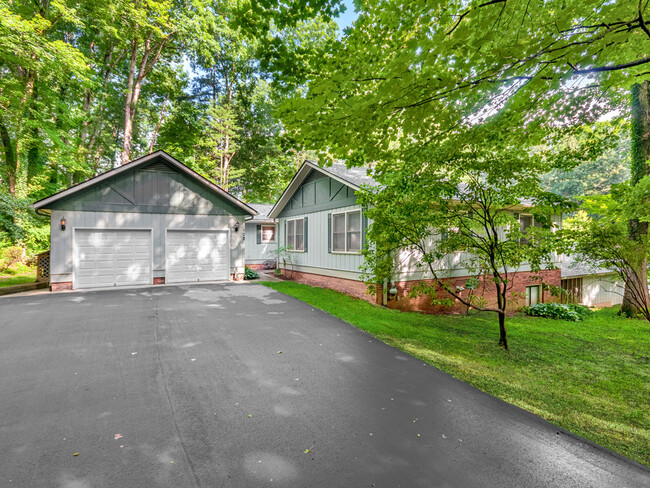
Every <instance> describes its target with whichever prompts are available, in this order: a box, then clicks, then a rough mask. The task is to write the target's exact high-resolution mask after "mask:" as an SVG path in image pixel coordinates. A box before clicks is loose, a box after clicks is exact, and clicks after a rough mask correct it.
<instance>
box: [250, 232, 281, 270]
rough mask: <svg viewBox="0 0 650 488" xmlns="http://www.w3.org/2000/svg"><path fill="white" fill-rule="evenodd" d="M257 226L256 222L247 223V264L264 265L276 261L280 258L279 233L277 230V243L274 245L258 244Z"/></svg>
mask: <svg viewBox="0 0 650 488" xmlns="http://www.w3.org/2000/svg"><path fill="white" fill-rule="evenodd" d="M262 225H273V224H262ZM257 226H258V224H257V223H255V222H247V223H246V237H245V248H246V254H245V256H246V264H264V263H265V262H266V261H274V262H275V260H276V259H277V257H278V242H277V239H278V237H279V236H278V233H277V230H276V234H275V238H276V242H274V243H262V244H258V243H257Z"/></svg>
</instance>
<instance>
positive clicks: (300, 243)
mask: <svg viewBox="0 0 650 488" xmlns="http://www.w3.org/2000/svg"><path fill="white" fill-rule="evenodd" d="M287 247H288V248H289V249H291V250H293V251H304V250H305V221H304V219H294V220H287Z"/></svg>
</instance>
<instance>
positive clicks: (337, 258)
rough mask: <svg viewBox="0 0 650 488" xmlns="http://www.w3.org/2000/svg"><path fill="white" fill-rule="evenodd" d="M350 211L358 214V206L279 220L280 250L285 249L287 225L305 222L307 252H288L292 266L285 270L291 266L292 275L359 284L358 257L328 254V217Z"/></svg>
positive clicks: (294, 214)
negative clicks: (327, 278) (287, 222)
mask: <svg viewBox="0 0 650 488" xmlns="http://www.w3.org/2000/svg"><path fill="white" fill-rule="evenodd" d="M305 210H307V209H305ZM351 210H361V206H360V205H348V206H345V207H338V208H332V209H328V210H320V211H315V212H308V213H297V212H291V216H290V217H288V218H287V217H283V216H281V217H280V225H279V227H280V228H279V232H278V235H279V236H280V247H285V246H286V245H287V238H286V221H287V220H292V219H296V218H304V217H307V218H308V219H307V251H305V252H299V251H289V252H288V255H289V256H290V257H291V260H292V263H291V264H290V263H287V267H288V268H289V269H291V265H293V269H294V270H295V271H303V272H305V273H315V274H320V275H325V276H333V277H337V278H347V279H351V280H359V279H360V275H361V271H360V269H359V268H360V267H361V264H362V263H363V256H362V255H361V254H358V253H331V252H328V238H329V237H328V215H329V214H332V213H338V212H349V211H351ZM280 260H282V257H280ZM280 266H282V262H280Z"/></svg>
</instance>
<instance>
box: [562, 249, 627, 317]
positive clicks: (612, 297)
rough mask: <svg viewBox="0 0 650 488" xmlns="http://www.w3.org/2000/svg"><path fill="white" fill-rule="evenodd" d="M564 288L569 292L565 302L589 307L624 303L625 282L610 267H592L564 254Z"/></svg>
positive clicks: (564, 298) (564, 299)
mask: <svg viewBox="0 0 650 488" xmlns="http://www.w3.org/2000/svg"><path fill="white" fill-rule="evenodd" d="M562 289H564V290H566V292H567V296H566V297H563V299H562V301H563V302H568V303H578V304H581V305H587V306H588V307H599V308H600V307H611V306H613V305H620V304H621V303H623V291H625V282H624V281H623V280H622V279H621V277H620V276H619V275H618V273H616V272H614V271H612V270H610V269H605V268H594V267H590V266H587V265H584V264H582V263H580V262H578V261H576V260H575V259H574V258H572V257H571V256H564V258H563V261H562Z"/></svg>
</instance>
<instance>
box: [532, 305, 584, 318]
mask: <svg viewBox="0 0 650 488" xmlns="http://www.w3.org/2000/svg"><path fill="white" fill-rule="evenodd" d="M522 311H523V312H524V313H525V314H526V315H532V316H534V317H546V318H547V319H556V320H568V321H570V322H578V321H580V320H583V319H584V318H586V317H587V316H588V315H589V314H591V310H590V309H589V307H585V306H584V305H577V304H573V303H570V304H568V305H562V304H559V303H538V304H537V305H533V306H532V307H523V309H522Z"/></svg>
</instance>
